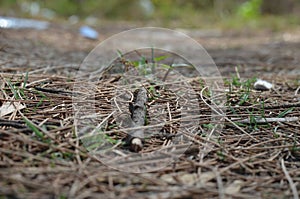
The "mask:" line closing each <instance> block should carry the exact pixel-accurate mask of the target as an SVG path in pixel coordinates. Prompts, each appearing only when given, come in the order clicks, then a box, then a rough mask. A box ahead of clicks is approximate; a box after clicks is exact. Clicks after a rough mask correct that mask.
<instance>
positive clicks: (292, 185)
mask: <svg viewBox="0 0 300 199" xmlns="http://www.w3.org/2000/svg"><path fill="white" fill-rule="evenodd" d="M281 167H282V170H283V172H284V175H285V177H286V179H287V180H288V182H289V184H290V187H291V190H292V192H293V196H294V199H299V194H298V191H297V187H296V185H295V183H294V182H293V179H292V178H291V176H290V174H289V172H288V171H287V170H286V167H285V164H284V160H283V159H281Z"/></svg>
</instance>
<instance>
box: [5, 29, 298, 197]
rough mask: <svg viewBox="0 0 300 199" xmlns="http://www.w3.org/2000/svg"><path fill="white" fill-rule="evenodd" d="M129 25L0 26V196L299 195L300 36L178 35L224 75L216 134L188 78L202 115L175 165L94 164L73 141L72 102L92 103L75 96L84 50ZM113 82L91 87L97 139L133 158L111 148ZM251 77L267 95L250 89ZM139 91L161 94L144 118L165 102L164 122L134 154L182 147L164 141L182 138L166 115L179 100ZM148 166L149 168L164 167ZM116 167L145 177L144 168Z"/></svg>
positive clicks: (208, 103)
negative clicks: (85, 31) (92, 31)
mask: <svg viewBox="0 0 300 199" xmlns="http://www.w3.org/2000/svg"><path fill="white" fill-rule="evenodd" d="M130 28H131V27H130V26H128V25H124V26H109V25H107V26H104V27H102V28H99V33H100V38H99V40H97V41H95V40H89V39H86V38H83V37H81V36H80V35H79V34H78V31H77V29H75V28H72V27H66V26H62V25H52V26H51V27H50V28H49V29H47V30H6V29H0V57H1V58H0V89H1V93H0V114H1V117H0V198H61V199H62V198H199V197H200V198H299V190H300V177H299V176H300V50H299V49H300V30H290V31H281V32H270V31H267V30H264V31H259V32H251V31H244V32H241V31H240V32H234V31H227V32H218V31H214V30H210V31H204V30H191V31H188V30H181V31H184V32H185V33H186V34H188V35H190V36H191V37H192V38H194V39H195V40H197V41H198V42H199V43H200V44H201V45H203V47H204V48H205V49H206V50H207V51H208V53H209V55H210V56H211V57H212V58H213V60H214V62H215V63H216V65H217V67H218V70H219V72H220V74H221V76H222V80H223V81H224V85H223V86H224V90H222V91H221V92H220V93H221V94H220V95H221V96H223V97H224V99H226V103H224V104H223V108H224V107H225V108H226V110H224V113H226V116H224V114H223V124H222V129H219V131H217V129H216V128H215V127H216V126H217V125H218V124H217V123H213V121H211V119H210V117H211V114H213V113H214V111H212V107H213V106H212V102H213V99H211V97H212V96H211V95H209V94H208V93H209V92H206V91H207V88H205V86H203V85H202V84H199V82H200V80H201V77H190V78H188V77H186V79H185V81H186V82H188V83H189V84H190V85H192V86H191V87H192V89H193V92H195V93H196V95H197V97H198V99H197V100H198V102H199V105H197V106H199V109H200V111H201V115H199V117H200V119H201V120H200V119H199V117H198V118H196V120H197V124H196V128H195V129H196V130H195V129H194V130H195V131H196V133H194V134H192V136H193V137H192V138H191V139H190V138H189V136H188V135H187V136H186V137H187V138H188V140H189V143H190V146H188V147H187V148H188V150H186V151H183V152H182V155H181V156H176V157H174V153H173V152H172V153H171V151H167V152H165V153H166V156H162V157H164V158H165V159H167V160H168V161H169V159H170V162H171V163H170V164H167V165H165V166H164V167H162V168H161V169H158V170H154V171H152V172H137V171H140V170H135V171H136V172H137V173H132V172H125V171H119V170H116V169H113V168H111V167H110V165H109V164H105V163H106V162H105V163H103V162H102V161H101V158H97V157H95V155H93V153H92V152H89V151H88V149H87V147H86V146H85V145H84V143H83V141H82V139H78V138H77V137H76V133H75V131H76V129H75V120H74V117H75V116H74V100H75V102H76V103H78V104H80V103H84V102H85V100H86V103H88V102H87V101H88V99H90V98H89V96H88V95H87V94H86V93H83V92H78V93H79V94H78V93H77V94H78V95H77V94H76V92H77V90H74V89H73V88H74V84H75V83H76V74H77V72H78V68H79V66H80V64H81V63H82V61H83V60H84V59H85V57H86V56H87V55H88V53H89V52H90V51H91V50H92V49H93V48H94V47H95V46H96V45H97V44H98V43H99V42H100V41H103V40H105V39H106V38H109V37H110V36H112V35H113V34H115V33H118V32H121V31H123V30H128V29H130ZM174 42H176V41H174ZM195 56H197V55H195ZM110 78H115V77H109V78H106V79H105V78H103V79H100V80H99V82H96V88H95V91H93V92H95V93H96V95H95V96H97V100H98V102H99V103H98V102H97V103H96V107H97V108H96V109H97V111H98V112H97V113H99V115H102V116H103V117H104V118H105V119H103V120H102V121H104V120H105V121H106V126H105V129H104V131H107V132H109V134H107V135H108V137H109V138H107V137H106V138H105V139H107V140H110V141H117V142H114V144H115V145H114V146H113V147H116V149H114V150H115V152H116V151H117V152H118V154H119V155H120V154H121V156H125V157H127V159H130V158H132V157H133V156H132V157H131V156H130V155H128V154H127V153H125V152H126V150H127V149H124V148H123V149H122V150H119V149H118V148H122V146H121V145H122V143H123V142H118V140H122V138H124V136H125V135H126V134H124V131H123V130H122V128H121V125H119V126H118V123H116V121H114V119H112V118H110V117H111V116H112V115H113V113H112V110H111V107H110V106H111V103H108V102H110V100H111V99H113V97H112V95H113V90H114V89H117V88H118V87H117V86H118V85H116V84H114V79H110ZM258 78H259V79H263V80H266V81H268V82H270V83H272V85H273V87H272V88H271V89H270V90H265V91H260V90H256V89H255V88H254V86H253V84H254V82H255V81H256V79H258ZM80 83H82V84H84V83H86V82H80ZM144 86H145V88H146V89H147V90H148V91H149V92H150V90H151V89H156V90H155V91H153V90H151V92H152V94H153V93H155V94H159V96H158V97H157V96H156V97H157V98H155V99H151V100H153V101H150V100H148V102H147V103H146V107H147V109H148V110H147V111H148V113H147V116H146V117H147V119H148V120H149V121H150V122H151V119H152V118H150V116H151V114H152V115H153V114H154V115H155V114H157V112H155V110H153V108H152V109H151V106H153V105H155V104H156V105H157V104H159V103H161V104H163V103H167V104H168V107H167V109H168V108H169V109H168V111H169V114H167V115H168V116H169V117H170V118H169V120H168V122H169V123H168V124H169V125H165V126H163V129H164V131H163V132H160V135H159V136H157V135H156V137H151V138H149V139H147V140H145V143H144V146H143V149H142V150H141V151H139V153H138V154H147V153H150V152H151V151H154V150H157V149H161V147H163V146H164V147H170V146H171V147H173V149H174V150H175V151H176V150H177V149H178V148H179V149H180V147H181V146H186V143H183V144H180V142H179V143H177V145H176V144H174V145H172V144H170V143H172V136H170V133H172V132H173V133H174V132H175V134H176V133H178V134H179V130H180V129H179V127H178V123H176V121H175V123H172V120H173V119H172V116H173V117H175V116H176V114H177V115H178V110H177V108H178V107H176V106H175V105H174V104H176V103H175V102H177V101H176V100H178V97H177V98H176V97H174V95H176V93H175V94H174V93H173V92H169V91H168V90H164V89H161V87H160V86H156V87H153V85H152V84H151V83H149V84H146V83H145V85H144ZM208 89H209V88H208ZM130 92H131V91H130ZM131 94H132V93H131ZM132 95H133V94H132ZM149 95H150V94H148V96H149ZM160 100H161V101H160ZM170 107H171V108H170ZM167 109H166V110H167ZM151 111H153V112H151ZM163 111H164V110H163ZM218 114H219V113H218ZM220 114H221V113H220ZM149 115H150V116H149ZM148 117H149V118H148ZM155 117H156V115H155ZM155 117H154V118H155ZM181 118H182V119H183V118H184V117H183V116H181ZM193 119H195V118H193ZM199 120H200V121H199ZM102 121H100V123H101V122H102ZM177 122H178V120H177ZM172 124H174V125H173V126H172ZM176 125H177V126H176ZM177 131H178V132H177ZM214 131H215V132H214ZM188 133H191V131H188V132H187V134H188ZM182 134H184V133H182ZM212 134H214V135H212ZM184 135H185V134H184ZM174 139H175V138H174ZM175 140H176V139H175ZM120 143H121V144H120ZM122 151H123V152H122ZM124 151H125V152H124ZM141 157H142V156H141ZM156 158H157V157H156ZM125 159H126V158H125ZM150 161H152V162H151V164H152V165H155V164H156V163H157V162H156V161H158V162H159V161H163V160H155V158H153V159H151V160H150ZM130 163H131V164H130ZM122 164H124V165H125V164H128V165H129V166H128V167H126V166H124V167H126V168H131V167H132V168H135V167H137V168H139V167H140V168H143V164H147V163H145V162H143V161H141V162H139V161H136V162H135V161H132V162H130V161H129V162H126V161H125V162H123V163H122ZM151 164H150V165H151ZM130 165H131V166H130ZM121 170H122V169H121Z"/></svg>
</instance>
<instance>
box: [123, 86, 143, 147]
mask: <svg viewBox="0 0 300 199" xmlns="http://www.w3.org/2000/svg"><path fill="white" fill-rule="evenodd" d="M146 102H147V90H146V89H145V88H141V89H138V90H137V91H136V95H135V99H134V102H133V103H131V104H130V106H129V110H130V112H131V119H132V124H129V125H130V126H133V127H140V126H144V124H145V117H146ZM143 138H144V129H137V130H134V131H130V132H129V134H128V136H127V138H126V140H127V142H128V143H129V144H130V148H131V150H132V151H134V152H138V151H140V150H141V149H142V148H143Z"/></svg>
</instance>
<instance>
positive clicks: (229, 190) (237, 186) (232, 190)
mask: <svg viewBox="0 0 300 199" xmlns="http://www.w3.org/2000/svg"><path fill="white" fill-rule="evenodd" d="M242 185H243V181H242V180H235V181H233V183H231V184H230V185H229V186H228V187H226V188H225V191H224V192H225V193H226V194H229V195H234V194H237V193H239V192H240V190H241V187H242Z"/></svg>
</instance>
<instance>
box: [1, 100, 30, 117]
mask: <svg viewBox="0 0 300 199" xmlns="http://www.w3.org/2000/svg"><path fill="white" fill-rule="evenodd" d="M25 107H26V106H25V105H23V104H21V103H20V102H4V103H3V104H2V106H1V107H0V117H3V116H5V115H8V114H10V113H13V112H15V111H16V110H21V109H23V108H25Z"/></svg>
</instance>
